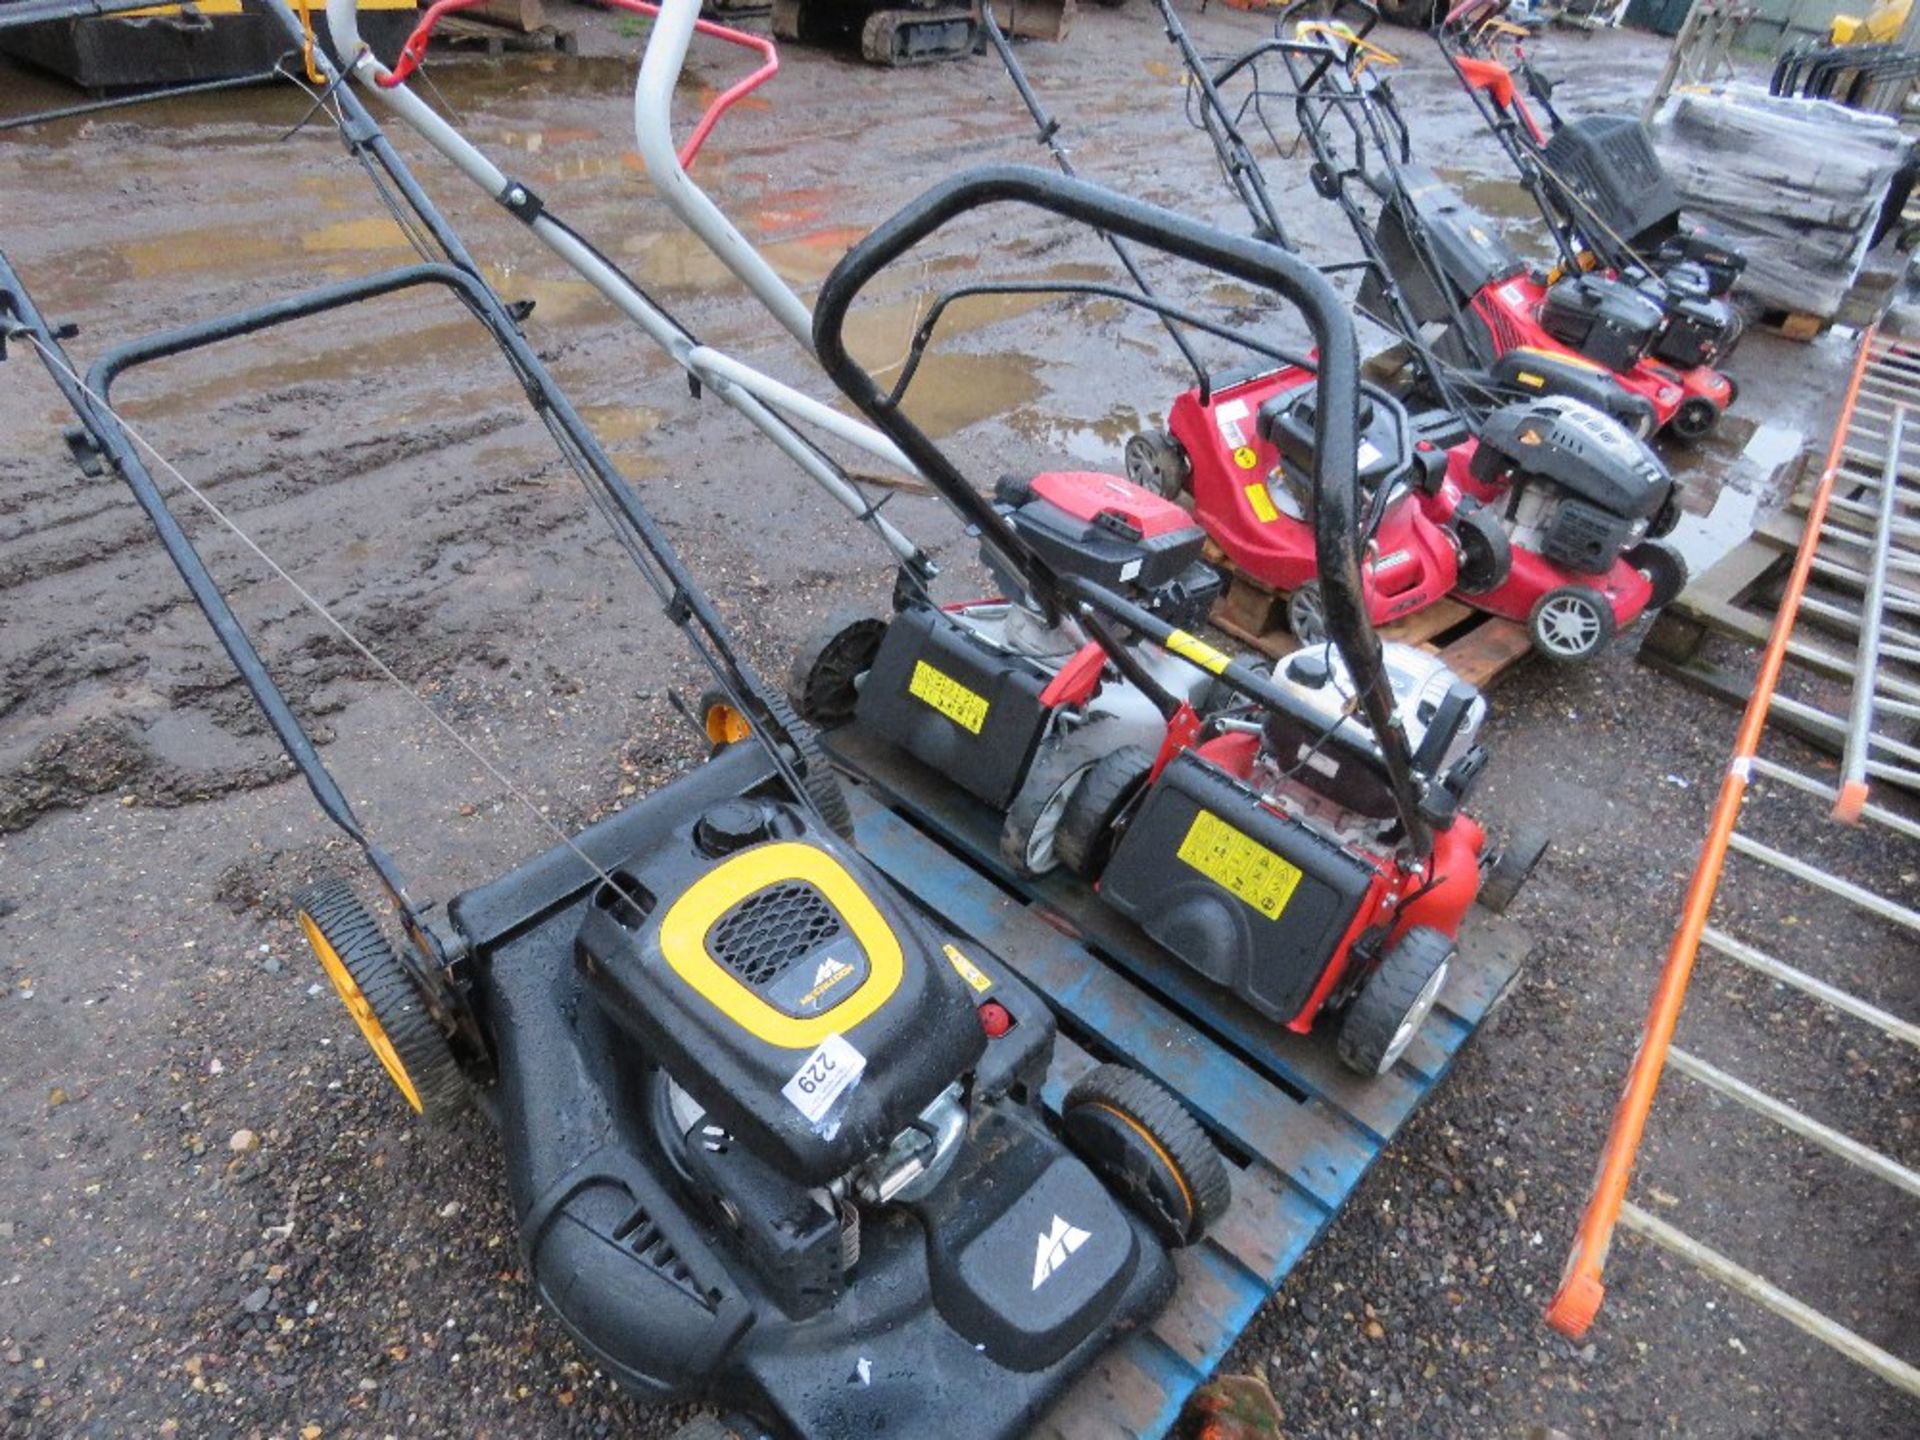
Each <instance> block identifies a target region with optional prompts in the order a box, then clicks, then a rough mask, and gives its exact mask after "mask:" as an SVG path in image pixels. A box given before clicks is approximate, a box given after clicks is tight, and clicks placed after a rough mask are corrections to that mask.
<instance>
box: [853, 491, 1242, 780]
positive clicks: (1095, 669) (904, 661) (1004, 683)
mask: <svg viewBox="0 0 1920 1440" xmlns="http://www.w3.org/2000/svg"><path fill="white" fill-rule="evenodd" d="M997 496H998V501H997V503H998V507H999V509H1000V510H1001V512H1002V514H1003V515H1004V516H1005V517H1006V520H1007V523H1008V524H1009V525H1010V526H1012V528H1013V530H1014V532H1015V533H1016V534H1018V535H1019V536H1020V537H1021V538H1022V539H1024V540H1025V541H1026V542H1027V543H1028V544H1029V545H1031V546H1032V547H1033V548H1034V549H1035V550H1036V551H1038V552H1039V553H1040V554H1041V556H1043V557H1044V559H1045V560H1046V562H1047V564H1048V565H1049V566H1051V567H1052V568H1053V569H1054V570H1055V571H1056V572H1058V573H1060V574H1063V575H1079V576H1083V577H1085V578H1086V579H1089V580H1093V581H1096V582H1098V583H1099V584H1101V585H1103V586H1106V587H1107V588H1108V589H1111V590H1113V591H1115V592H1117V593H1119V594H1121V595H1124V596H1126V597H1127V598H1128V599H1130V600H1132V601H1134V603H1136V604H1138V605H1141V606H1142V607H1144V608H1146V609H1147V610H1150V611H1152V612H1153V613H1154V614H1156V615H1159V616H1160V617H1161V618H1163V619H1165V620H1167V621H1168V622H1169V623H1170V624H1173V625H1176V626H1180V627H1187V626H1191V625H1193V624H1195V623H1197V622H1198V621H1199V620H1200V619H1201V618H1203V617H1204V616H1205V615H1206V613H1207V611H1208V609H1209V608H1210V607H1211V606H1212V603H1213V601H1214V599H1215V597H1216V596H1217V595H1218V594H1219V591H1220V579H1219V576H1218V575H1217V574H1216V573H1215V572H1214V571H1213V570H1212V569H1211V568H1209V567H1208V566H1207V565H1205V564H1204V563H1202V562H1201V559H1200V551H1201V548H1202V547H1203V546H1204V544H1205V543H1206V535H1205V532H1204V531H1202V530H1201V529H1200V527H1199V526H1197V525H1195V524H1194V523H1193V519H1192V517H1191V516H1189V515H1188V514H1187V512H1186V511H1184V510H1182V509H1181V508H1180V507H1179V506H1178V505H1175V504H1174V503H1173V502H1172V501H1170V500H1163V499H1161V498H1160V497H1159V496H1157V495H1154V494H1152V493H1151V492H1149V491H1147V490H1144V489H1142V488H1141V487H1140V486H1138V485H1135V484H1133V483H1132V482H1131V481H1127V480H1122V479H1120V478H1118V477H1117V476H1112V475H1102V474H1093V473H1086V472H1055V473H1051V474H1045V475H1038V476H1035V477H1034V478H1033V479H1032V480H1021V481H1012V480H1003V481H1002V482H1001V483H1000V485H999V487H998V491H997ZM982 558H983V559H984V561H985V563H986V565H987V568H988V569H989V571H991V572H994V574H995V578H996V580H997V581H998V582H999V583H1000V584H1001V585H1002V586H1003V587H1004V589H1005V593H1006V595H1007V597H1008V598H1007V599H1005V600H999V601H990V602H985V603H982V604H977V605H964V606H957V607H951V608H947V609H941V608H937V607H935V606H933V605H931V604H926V603H916V604H911V605H909V606H907V607H906V608H904V609H902V610H901V611H900V613H899V614H897V615H896V616H895V617H894V618H893V620H892V621H891V622H890V623H888V625H887V627H886V634H885V636H884V638H882V639H881V640H880V642H879V648H878V650H877V652H876V653H875V654H874V656H873V660H872V665H871V668H870V669H869V670H868V671H867V673H866V676H865V678H864V680H862V681H861V683H860V690H859V701H858V706H857V709H856V711H855V713H856V715H857V716H858V719H859V722H860V724H861V726H862V728H864V729H866V730H868V731H869V732H871V733H873V734H876V735H880V736H883V737H885V738H886V739H888V740H889V741H891V742H892V743H894V744H896V745H898V746H900V747H901V748H903V749H905V750H906V751H907V752H908V753H909V754H911V755H913V756H914V757H915V758H916V759H918V760H920V761H922V762H923V763H925V764H927V765H930V766H933V767H935V768H936V769H938V770H940V771H942V772H943V773H944V774H946V775H948V776H949V777H951V778H952V779H953V780H954V781H955V782H956V783H958V784H960V785H961V786H963V787H965V788H966V789H967V790H968V791H969V792H971V793H972V794H973V795H975V796H977V797H978V798H979V799H981V800H983V801H985V802H986V803H987V804H988V805H991V806H993V807H994V808H995V809H997V810H1002V811H1004V810H1006V809H1007V808H1008V806H1009V805H1010V804H1011V803H1012V802H1013V800H1014V797H1015V795H1016V793H1017V792H1018V791H1019V789H1020V786H1021V784H1022V782H1023V781H1024V780H1025V778H1026V776H1027V773H1028V770H1029V768H1030V766H1031V765H1032V763H1033V759H1034V755H1035V752H1036V750H1037V749H1038V747H1039V746H1040V744H1041V742H1042V740H1043V739H1045V738H1046V737H1047V736H1048V735H1049V734H1050V732H1051V730H1052V728H1053V721H1054V720H1055V719H1056V717H1057V714H1058V712H1059V711H1060V710H1061V708H1062V707H1063V706H1066V705H1077V704H1081V703H1083V702H1085V701H1087V700H1089V699H1090V698H1092V695H1093V692H1094V691H1095V689H1096V688H1098V690H1099V696H1100V701H1099V703H1100V709H1101V711H1102V713H1103V714H1105V715H1106V716H1107V717H1108V718H1109V719H1112V720H1115V721H1119V722H1123V723H1125V724H1126V725H1128V726H1129V727H1130V733H1129V734H1128V735H1126V736H1120V737H1116V738H1115V739H1114V741H1113V743H1114V744H1116V745H1117V744H1127V743H1136V744H1153V745H1157V744H1158V743H1159V737H1160V735H1161V734H1162V733H1164V728H1165V721H1164V717H1163V716H1162V715H1161V714H1160V711H1159V710H1158V709H1157V708H1156V707H1155V705H1154V704H1153V702H1152V701H1151V699H1150V698H1149V697H1148V696H1147V695H1146V694H1145V693H1143V692H1142V691H1140V690H1138V689H1137V688H1135V687H1133V686H1131V685H1128V684H1126V683H1125V682H1124V681H1121V680H1118V679H1117V678H1114V677H1110V676H1107V675H1106V674H1105V672H1106V665H1107V662H1106V658H1105V656H1104V654H1103V653H1102V652H1100V651H1099V650H1098V648H1097V647H1095V646H1092V645H1090V644H1089V642H1088V639H1087V636H1086V634H1085V633H1084V632H1083V631H1082V630H1081V628H1080V626H1079V625H1078V624H1077V623H1075V622H1074V621H1073V620H1072V619H1071V618H1070V617H1062V618H1061V619H1060V620H1058V621H1057V622H1049V621H1048V620H1047V619H1046V618H1045V616H1044V615H1043V614H1042V612H1041V611H1040V610H1039V608H1038V607H1037V606H1035V605H1033V604H1031V603H1029V602H1028V601H1027V600H1026V598H1025V597H1023V596H1021V595H1020V593H1019V589H1018V586H1017V585H1016V584H1015V583H1014V582H1013V581H1012V580H1011V578H1010V577H1009V576H1007V575H1006V573H1005V572H1004V570H1003V569H1002V567H1001V565H1000V563H999V561H998V559H997V557H996V556H995V555H993V554H992V553H991V551H985V552H983V557H982ZM1135 653H1136V655H1137V657H1138V659H1139V660H1140V663H1141V664H1142V666H1143V667H1145V668H1146V669H1147V670H1148V671H1150V672H1151V673H1153V675H1154V678H1155V679H1156V680H1158V681H1159V682H1160V683H1161V684H1162V685H1163V686H1165V687H1166V688H1168V689H1170V690H1172V691H1174V692H1176V693H1181V694H1191V693H1193V692H1195V691H1197V690H1198V689H1199V688H1200V687H1201V686H1202V685H1203V684H1204V682H1205V680H1206V676H1205V674H1204V673H1203V672H1201V671H1200V670H1198V669H1196V668H1195V667H1194V666H1192V665H1190V664H1188V663H1187V662H1186V661H1184V660H1180V659H1178V658H1177V657H1174V656H1172V655H1168V654H1167V653H1165V652H1164V651H1161V650H1158V649H1157V648H1155V647H1148V646H1142V647H1138V648H1137V650H1136V652H1135ZM1135 731H1137V732H1138V733H1131V732H1135Z"/></svg>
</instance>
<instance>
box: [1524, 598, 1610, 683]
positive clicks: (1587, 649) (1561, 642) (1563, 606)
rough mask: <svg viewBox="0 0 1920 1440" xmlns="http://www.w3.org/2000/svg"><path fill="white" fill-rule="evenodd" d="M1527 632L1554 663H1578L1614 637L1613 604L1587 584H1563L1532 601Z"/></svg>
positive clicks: (1538, 649) (1592, 654)
mask: <svg viewBox="0 0 1920 1440" xmlns="http://www.w3.org/2000/svg"><path fill="white" fill-rule="evenodd" d="M1527 634H1528V636H1529V637H1530V638H1531V639H1532V641H1533V648H1534V649H1535V650H1537V651H1539V652H1540V653H1541V654H1542V655H1544V656H1546V657H1547V659H1549V660H1551V661H1553V662H1554V663H1555V664H1557V665H1577V664H1579V663H1580V662H1581V661H1584V660H1591V659H1592V658H1593V657H1594V656H1595V655H1598V654H1599V653H1600V652H1601V651H1602V650H1604V649H1605V648H1606V646H1607V642H1608V641H1609V640H1611V639H1613V607H1612V606H1611V605H1609V604H1607V600H1606V597H1605V596H1604V595H1602V594H1601V593H1600V592H1599V591H1598V590H1594V589H1592V588H1590V587H1589V586H1586V585H1562V586H1561V587H1560V588H1559V589H1557V590H1549V591H1548V592H1547V593H1546V594H1544V595H1542V596H1541V597H1540V599H1539V600H1538V601H1536V602H1535V604H1534V607H1533V613H1532V614H1531V615H1529V616H1528V617H1527Z"/></svg>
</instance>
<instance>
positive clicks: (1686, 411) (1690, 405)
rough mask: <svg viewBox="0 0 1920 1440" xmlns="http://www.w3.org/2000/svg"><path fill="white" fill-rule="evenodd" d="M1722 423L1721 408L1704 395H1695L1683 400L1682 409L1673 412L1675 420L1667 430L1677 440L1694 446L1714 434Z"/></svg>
mask: <svg viewBox="0 0 1920 1440" xmlns="http://www.w3.org/2000/svg"><path fill="white" fill-rule="evenodd" d="M1719 423H1720V407H1719V406H1718V405H1716V404H1714V403H1713V401H1711V400H1709V399H1707V397H1706V396H1704V395H1695V396H1694V397H1693V398H1692V399H1690V400H1683V401H1682V402H1681V403H1680V408H1679V409H1678V410H1676V411H1674V412H1673V419H1671V420H1669V421H1668V422H1667V428H1668V429H1669V430H1671V431H1672V432H1673V434H1674V438H1675V439H1677V440H1684V441H1685V442H1686V443H1687V444H1689V445H1692V444H1695V443H1696V442H1698V441H1701V440H1704V439H1706V438H1707V436H1709V435H1711V434H1712V433H1713V427H1714V426H1716V425H1718V424H1719Z"/></svg>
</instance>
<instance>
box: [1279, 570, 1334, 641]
mask: <svg viewBox="0 0 1920 1440" xmlns="http://www.w3.org/2000/svg"><path fill="white" fill-rule="evenodd" d="M1287 628H1288V629H1289V630H1291V631H1292V632H1293V638H1294V639H1296V640H1298V641H1299V642H1300V643H1301V644H1302V645H1320V644H1324V643H1325V642H1326V638H1327V602H1326V598H1325V597H1324V596H1322V595H1321V593H1320V582H1319V581H1318V580H1309V581H1307V583H1306V584H1304V585H1302V586H1301V587H1300V588H1299V589H1298V590H1295V591H1294V592H1293V593H1292V594H1291V595H1289V596H1287Z"/></svg>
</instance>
